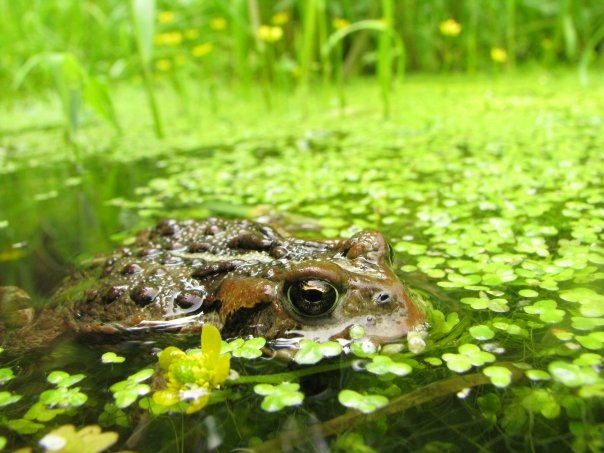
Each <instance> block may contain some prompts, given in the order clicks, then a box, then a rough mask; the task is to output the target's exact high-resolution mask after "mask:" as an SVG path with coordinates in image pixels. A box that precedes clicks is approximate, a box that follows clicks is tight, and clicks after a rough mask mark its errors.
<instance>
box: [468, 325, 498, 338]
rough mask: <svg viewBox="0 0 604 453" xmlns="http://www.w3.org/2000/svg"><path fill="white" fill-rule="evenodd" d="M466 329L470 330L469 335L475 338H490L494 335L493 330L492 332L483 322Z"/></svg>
mask: <svg viewBox="0 0 604 453" xmlns="http://www.w3.org/2000/svg"><path fill="white" fill-rule="evenodd" d="M468 330H469V331H470V335H472V336H473V337H474V338H476V339H477V340H490V339H491V338H493V337H494V336H495V332H493V331H492V330H491V328H490V327H489V326H485V325H484V324H479V325H477V326H472V327H470V328H469V329H468Z"/></svg>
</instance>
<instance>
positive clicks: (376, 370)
mask: <svg viewBox="0 0 604 453" xmlns="http://www.w3.org/2000/svg"><path fill="white" fill-rule="evenodd" d="M412 370H413V369H412V368H411V366H410V365H409V364H407V363H401V362H395V361H393V360H392V359H391V358H390V357H388V356H384V355H376V356H375V357H373V358H372V361H371V363H369V364H367V371H369V372H370V373H373V374H377V375H380V376H381V375H384V374H387V373H392V374H396V375H397V376H406V375H407V374H409V373H411V371H412Z"/></svg>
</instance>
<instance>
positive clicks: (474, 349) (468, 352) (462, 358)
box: [442, 343, 495, 373]
mask: <svg viewBox="0 0 604 453" xmlns="http://www.w3.org/2000/svg"><path fill="white" fill-rule="evenodd" d="M458 350H459V354H453V353H445V354H443V355H442V358H443V360H444V361H445V362H446V363H447V367H448V368H449V369H450V370H451V371H455V372H456V373H463V372H465V371H468V370H469V369H470V368H472V366H481V365H484V364H485V363H489V362H493V361H495V356H494V355H493V354H491V353H490V352H486V351H482V350H481V349H480V348H479V347H478V346H476V345H475V344H471V343H466V344H462V345H461V346H460V347H459V348H458Z"/></svg>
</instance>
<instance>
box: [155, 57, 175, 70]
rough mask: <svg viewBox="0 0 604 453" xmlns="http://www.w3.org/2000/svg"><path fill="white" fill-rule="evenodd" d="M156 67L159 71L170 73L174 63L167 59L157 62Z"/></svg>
mask: <svg viewBox="0 0 604 453" xmlns="http://www.w3.org/2000/svg"><path fill="white" fill-rule="evenodd" d="M155 67H156V68H157V70H158V71H168V70H169V69H170V68H171V67H172V62H171V61H170V60H168V59H167V58H163V59H161V60H157V61H156V62H155Z"/></svg>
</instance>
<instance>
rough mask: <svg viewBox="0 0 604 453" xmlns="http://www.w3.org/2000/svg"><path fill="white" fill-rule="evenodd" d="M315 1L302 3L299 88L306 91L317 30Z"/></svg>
mask: <svg viewBox="0 0 604 453" xmlns="http://www.w3.org/2000/svg"><path fill="white" fill-rule="evenodd" d="M317 1H318V0H307V1H306V2H303V5H304V18H303V23H302V51H301V52H300V59H299V61H300V88H301V89H302V90H303V91H306V90H307V89H308V84H309V81H310V69H311V66H312V62H313V48H314V45H315V31H316V29H317Z"/></svg>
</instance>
